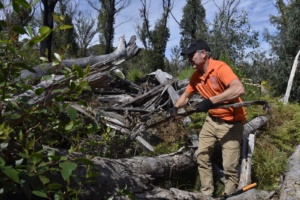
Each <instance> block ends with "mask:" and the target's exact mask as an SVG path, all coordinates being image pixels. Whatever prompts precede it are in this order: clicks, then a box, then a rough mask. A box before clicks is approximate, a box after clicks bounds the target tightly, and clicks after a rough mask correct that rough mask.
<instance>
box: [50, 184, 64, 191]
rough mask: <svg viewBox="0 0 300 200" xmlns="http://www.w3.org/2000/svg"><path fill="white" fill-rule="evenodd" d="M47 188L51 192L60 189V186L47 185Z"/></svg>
mask: <svg viewBox="0 0 300 200" xmlns="http://www.w3.org/2000/svg"><path fill="white" fill-rule="evenodd" d="M47 188H48V189H49V190H51V191H55V190H59V189H60V188H61V184H59V183H50V184H49V185H47Z"/></svg>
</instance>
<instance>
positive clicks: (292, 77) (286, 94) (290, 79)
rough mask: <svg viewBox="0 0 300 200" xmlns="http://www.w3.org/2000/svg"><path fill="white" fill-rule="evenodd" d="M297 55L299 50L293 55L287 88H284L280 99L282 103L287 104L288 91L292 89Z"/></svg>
mask: <svg viewBox="0 0 300 200" xmlns="http://www.w3.org/2000/svg"><path fill="white" fill-rule="evenodd" d="M299 56H300V51H299V52H298V53H297V55H296V57H295V60H294V64H293V67H292V71H291V74H290V78H289V82H288V85H287V88H286V92H285V95H284V97H283V98H282V99H281V101H282V102H283V103H284V104H287V103H288V102H289V97H290V93H291V90H292V85H293V80H294V76H295V74H296V69H297V66H298V62H299V61H298V59H299Z"/></svg>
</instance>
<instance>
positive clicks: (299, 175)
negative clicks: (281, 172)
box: [280, 145, 300, 200]
mask: <svg viewBox="0 0 300 200" xmlns="http://www.w3.org/2000/svg"><path fill="white" fill-rule="evenodd" d="M294 199H300V145H298V146H297V147H296V148H295V152H294V153H293V155H292V156H291V157H290V159H289V162H288V165H287V170H286V172H285V177H284V181H283V184H282V186H281V191H280V200H294Z"/></svg>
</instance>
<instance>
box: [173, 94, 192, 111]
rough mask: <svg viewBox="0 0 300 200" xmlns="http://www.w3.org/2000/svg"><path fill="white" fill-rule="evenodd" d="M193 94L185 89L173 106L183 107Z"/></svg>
mask: <svg viewBox="0 0 300 200" xmlns="http://www.w3.org/2000/svg"><path fill="white" fill-rule="evenodd" d="M193 95H194V93H189V92H186V91H185V92H184V93H183V94H182V95H181V96H180V97H179V99H178V100H177V102H176V104H175V107H176V108H178V109H179V108H182V107H184V106H185V105H186V104H187V103H188V101H189V100H190V99H191V98H192V96H193Z"/></svg>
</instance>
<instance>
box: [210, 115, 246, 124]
mask: <svg viewBox="0 0 300 200" xmlns="http://www.w3.org/2000/svg"><path fill="white" fill-rule="evenodd" d="M208 116H209V117H210V118H211V119H212V121H214V122H216V123H219V124H223V123H226V124H234V123H236V122H240V121H227V120H224V119H221V118H218V117H214V116H212V115H211V114H208Z"/></svg>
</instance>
